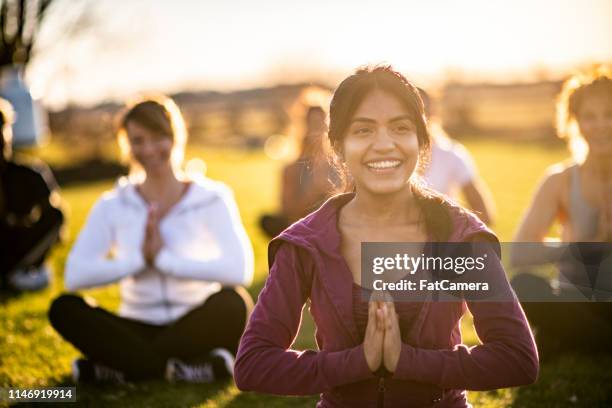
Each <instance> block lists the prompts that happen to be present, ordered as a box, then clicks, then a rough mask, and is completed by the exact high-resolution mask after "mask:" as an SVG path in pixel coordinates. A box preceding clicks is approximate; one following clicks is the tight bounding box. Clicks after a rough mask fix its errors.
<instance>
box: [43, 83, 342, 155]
mask: <svg viewBox="0 0 612 408" xmlns="http://www.w3.org/2000/svg"><path fill="white" fill-rule="evenodd" d="M330 96H331V89H330V88H329V87H326V86H324V85H316V84H294V85H278V86H274V87H270V88H256V89H248V90H241V91H236V92H228V93H221V92H211V91H202V92H181V93H178V94H174V95H171V97H172V98H173V99H174V100H175V101H176V102H177V104H178V106H179V107H180V108H181V110H182V112H183V114H184V116H185V120H186V122H187V126H188V127H189V133H190V140H191V142H194V143H206V144H211V145H223V146H228V145H229V146H235V147H244V148H258V147H262V146H263V144H264V142H265V140H266V139H267V137H269V136H270V135H274V134H284V135H292V134H294V133H295V132H296V130H295V129H294V126H296V125H295V124H296V123H298V122H300V121H301V120H300V119H301V118H297V117H296V116H299V115H301V114H302V112H303V111H304V109H305V107H306V106H310V105H312V104H320V105H322V106H325V105H327V104H329V98H330ZM121 109H122V106H121V105H119V104H116V103H106V104H102V105H98V106H95V107H91V108H83V107H69V108H67V109H64V110H61V111H57V112H51V114H50V127H51V131H52V132H53V134H54V137H56V138H58V139H59V140H60V141H65V142H68V143H71V142H73V141H74V142H76V141H78V143H79V144H81V145H82V144H88V141H89V143H91V144H92V148H93V149H94V153H96V152H98V153H99V152H100V151H101V150H102V149H103V145H104V144H106V142H107V141H110V140H113V139H114V134H115V131H114V129H115V123H114V121H115V118H116V114H117V113H118V112H119V111H120V110H121ZM95 146H97V147H95Z"/></svg>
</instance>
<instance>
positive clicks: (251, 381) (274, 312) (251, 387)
mask: <svg viewBox="0 0 612 408" xmlns="http://www.w3.org/2000/svg"><path fill="white" fill-rule="evenodd" d="M298 251H300V250H298V248H297V247H295V246H294V245H291V244H286V243H284V244H282V245H281V247H280V248H279V249H278V252H277V254H276V256H275V259H274V263H273V264H272V267H271V269H270V275H269V277H268V279H267V280H266V284H265V286H264V288H263V290H262V291H261V293H260V294H259V298H258V300H257V304H256V306H255V308H254V310H253V313H252V315H251V317H250V319H249V323H248V324H247V327H246V329H245V332H244V334H243V336H242V339H241V341H240V346H239V348H238V354H237V356H236V364H235V367H234V379H235V381H236V385H237V386H238V388H239V389H241V390H243V391H259V392H265V393H270V394H281V395H311V394H318V393H321V392H324V391H327V390H330V389H332V388H334V387H338V386H341V385H344V384H348V383H353V382H356V381H360V380H363V379H367V378H373V374H372V373H371V371H370V369H369V368H368V365H367V362H366V360H365V355H364V352H363V346H362V345H360V346H357V347H353V348H350V349H346V350H341V351H336V352H328V351H314V350H305V351H295V350H291V349H290V347H291V345H292V344H293V342H294V340H295V337H296V335H297V333H298V329H299V326H300V321H301V316H302V314H301V312H302V308H303V306H304V303H305V302H306V299H307V298H308V295H309V291H310V282H311V276H312V265H305V264H304V263H305V262H304V261H303V260H302V259H300V257H299V252H298Z"/></svg>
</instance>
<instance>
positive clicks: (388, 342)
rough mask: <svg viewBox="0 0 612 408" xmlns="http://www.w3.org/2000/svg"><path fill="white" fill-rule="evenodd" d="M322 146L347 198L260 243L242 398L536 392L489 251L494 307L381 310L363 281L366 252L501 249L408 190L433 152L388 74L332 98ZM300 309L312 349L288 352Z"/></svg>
mask: <svg viewBox="0 0 612 408" xmlns="http://www.w3.org/2000/svg"><path fill="white" fill-rule="evenodd" d="M328 137H329V141H330V144H331V146H333V149H334V150H333V151H334V154H335V155H336V160H338V162H339V163H338V164H339V165H340V166H341V169H342V172H341V173H340V174H341V176H343V180H344V181H345V185H344V191H345V192H346V193H344V194H338V195H335V196H333V197H331V198H330V199H329V200H327V201H326V202H325V203H324V204H323V205H322V206H321V207H320V208H319V209H318V210H317V211H315V212H313V213H311V214H310V215H308V216H307V217H305V218H303V219H302V220H300V221H298V222H296V223H294V224H293V225H291V226H290V227H289V228H287V229H286V230H285V231H283V232H282V233H281V235H280V236H278V237H276V238H275V239H273V240H272V242H271V243H270V245H269V248H268V254H269V257H268V258H269V259H268V264H269V266H270V275H269V276H268V278H267V280H266V284H265V286H264V288H263V290H262V291H261V293H260V294H259V298H258V300H257V305H256V306H255V308H254V310H253V314H252V315H251V318H250V320H249V323H248V325H247V327H246V330H245V332H244V335H243V336H242V339H241V341H240V347H239V350H238V356H237V358H236V368H235V372H234V379H235V381H236V385H237V386H238V388H239V389H241V390H244V391H257V392H266V393H272V394H280V395H312V394H321V399H320V401H319V402H318V404H317V406H318V407H373V406H377V404H378V406H385V407H405V406H415V407H416V406H418V407H425V406H444V407H451V406H452V407H469V406H470V404H469V403H468V401H467V397H466V392H465V389H471V390H488V389H494V388H502V387H511V386H517V385H523V384H529V383H533V382H534V381H535V380H536V378H537V374H538V369H539V363H538V355H537V352H536V346H535V344H534V340H533V336H532V334H531V331H530V329H529V325H528V323H527V321H526V319H525V315H524V314H523V311H522V309H521V306H520V304H519V303H518V301H517V300H516V297H515V296H514V293H513V292H512V289H511V288H510V285H509V283H508V281H507V279H506V275H505V272H504V270H503V266H502V265H501V262H500V260H499V254H498V253H497V251H496V252H493V251H490V252H491V253H490V256H489V262H488V264H487V268H486V275H487V279H488V280H489V281H490V282H494V283H493V284H494V285H495V287H497V288H499V290H500V291H501V293H503V295H504V299H505V301H501V302H490V301H466V300H461V301H453V302H434V301H424V302H418V301H417V302H409V301H404V302H402V301H399V300H397V301H394V299H389V298H386V300H382V299H380V298H376V297H375V295H376V292H375V291H372V287H371V286H370V285H368V284H367V283H365V282H363V281H362V272H361V244H362V243H363V242H412V243H415V244H417V245H418V244H419V243H424V242H426V241H430V240H432V241H436V242H461V243H473V242H479V243H482V244H483V245H492V246H493V247H498V244H499V243H498V240H497V237H496V236H495V234H494V233H493V232H492V231H491V230H490V229H489V228H488V227H487V226H486V225H484V224H483V223H482V222H481V221H480V220H479V219H478V218H477V217H476V216H475V215H473V214H472V213H470V212H468V211H466V210H464V209H463V208H461V207H459V206H457V205H455V204H452V203H450V202H449V201H448V200H446V199H445V198H444V196H442V195H440V194H438V193H436V192H435V191H433V190H430V189H428V188H426V187H423V186H421V185H420V184H419V183H418V178H417V177H413V176H414V175H415V174H416V173H415V169H416V168H418V167H419V165H420V163H421V162H422V160H423V158H424V157H426V156H427V153H428V152H427V150H428V148H429V133H428V131H427V127H426V123H425V117H424V112H423V105H422V101H421V98H420V97H419V92H418V90H417V88H416V87H415V86H414V85H413V84H412V83H410V82H409V81H408V80H407V79H406V78H405V77H404V76H403V75H401V74H400V73H399V72H397V71H395V70H393V69H392V68H391V67H388V66H379V67H374V68H362V69H360V70H358V71H357V72H356V73H355V74H353V75H351V76H349V77H348V78H346V79H345V80H344V81H342V83H341V84H340V85H339V86H338V88H337V89H336V91H335V92H334V96H333V99H332V102H331V107H330V127H329V134H328ZM349 172H350V173H349ZM498 249H499V248H498ZM428 253H429V252H428ZM370 293H371V296H372V297H369V296H370V295H369V294H370ZM364 295H366V296H365V297H366V299H364ZM368 299H369V300H368ZM306 302H309V306H310V307H309V309H310V312H311V313H312V316H313V318H314V322H315V325H316V342H317V345H318V350H304V351H297V350H293V349H292V348H291V346H292V344H293V342H294V340H295V338H296V335H297V333H298V331H299V328H300V323H301V316H302V309H303V307H304V304H305V303H306ZM468 308H469V310H470V311H471V313H472V314H473V315H474V325H475V328H476V332H477V333H478V336H479V338H480V340H481V341H482V344H479V345H477V346H475V347H469V348H468V347H467V346H465V345H464V344H461V332H460V321H461V318H462V315H463V314H464V313H465V312H466V311H467V310H468Z"/></svg>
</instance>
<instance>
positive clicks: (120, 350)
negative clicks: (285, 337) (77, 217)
mask: <svg viewBox="0 0 612 408" xmlns="http://www.w3.org/2000/svg"><path fill="white" fill-rule="evenodd" d="M186 138H187V134H186V129H185V124H184V122H183V118H182V115H181V112H180V111H179V109H178V107H177V106H176V105H175V103H174V102H173V101H172V100H171V99H169V98H167V97H164V96H158V97H153V98H147V99H143V100H141V101H139V102H138V103H136V104H134V105H132V106H131V107H130V108H129V110H127V112H126V113H125V114H124V115H123V117H122V120H121V124H120V131H119V142H120V146H121V147H122V150H123V152H124V153H126V154H127V155H128V157H129V158H130V160H131V164H132V172H131V175H130V177H129V178H122V179H121V180H120V181H119V183H118V184H117V186H116V187H115V188H114V189H113V190H112V191H109V192H106V193H104V194H103V195H102V197H100V198H99V199H98V201H97V202H96V203H95V205H94V206H93V209H92V210H91V213H90V214H89V217H88V219H87V221H86V224H85V226H84V227H83V228H82V230H81V232H80V234H79V236H78V239H77V240H76V242H75V244H74V246H73V247H72V250H71V251H70V254H69V255H68V259H67V262H66V270H65V286H66V288H67V289H68V290H70V291H74V290H77V289H84V288H91V287H98V286H104V285H108V284H111V283H113V282H117V281H118V282H119V283H120V290H121V306H120V309H119V314H115V313H113V312H111V311H108V310H106V309H104V308H101V307H98V306H96V305H95V304H94V303H92V302H91V301H89V300H86V299H84V298H83V297H81V296H80V295H77V294H63V295H61V296H59V297H58V298H56V299H55V300H54V301H53V303H52V304H51V307H50V309H49V320H50V322H51V324H52V326H53V327H54V328H55V330H57V332H58V333H59V334H61V335H62V337H64V338H65V339H66V340H67V341H69V342H70V343H72V345H73V346H74V347H76V348H77V349H78V350H79V351H81V353H82V354H83V355H84V358H81V359H77V360H75V362H74V364H73V377H74V379H75V380H76V381H82V382H95V381H102V380H110V381H114V382H122V381H134V380H144V379H162V378H166V379H167V380H169V381H188V382H211V381H214V380H222V379H225V378H230V377H231V375H232V371H233V360H234V355H235V353H236V349H237V347H238V341H239V339H240V335H241V334H242V331H243V329H244V326H245V323H246V320H247V317H248V314H249V312H250V309H251V307H252V299H251V298H250V296H249V295H248V293H247V292H246V290H244V288H242V286H245V285H249V284H250V282H251V280H252V276H253V250H252V247H251V244H250V242H249V238H248V236H247V234H246V232H245V230H244V227H243V225H242V223H241V220H240V214H239V212H238V208H237V206H236V203H235V201H234V198H233V194H232V191H231V190H230V189H229V188H228V187H227V186H226V185H224V184H223V183H221V182H218V181H213V180H211V179H208V178H206V177H204V176H202V177H200V178H194V179H188V178H187V177H186V176H185V175H184V174H183V173H182V171H181V165H182V161H183V154H184V148H185V143H186Z"/></svg>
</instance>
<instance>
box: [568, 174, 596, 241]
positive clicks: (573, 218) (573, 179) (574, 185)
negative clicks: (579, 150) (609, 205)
mask: <svg viewBox="0 0 612 408" xmlns="http://www.w3.org/2000/svg"><path fill="white" fill-rule="evenodd" d="M569 171H570V186H569V208H568V210H569V223H570V229H571V232H572V238H573V241H575V242H580V241H584V240H588V239H589V238H592V237H594V236H595V235H596V234H597V227H598V226H599V211H598V209H596V208H593V207H592V206H591V204H589V203H588V202H587V201H586V200H585V199H584V196H583V195H582V183H581V180H580V166H579V165H578V164H576V165H574V166H572V167H570V168H569Z"/></svg>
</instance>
